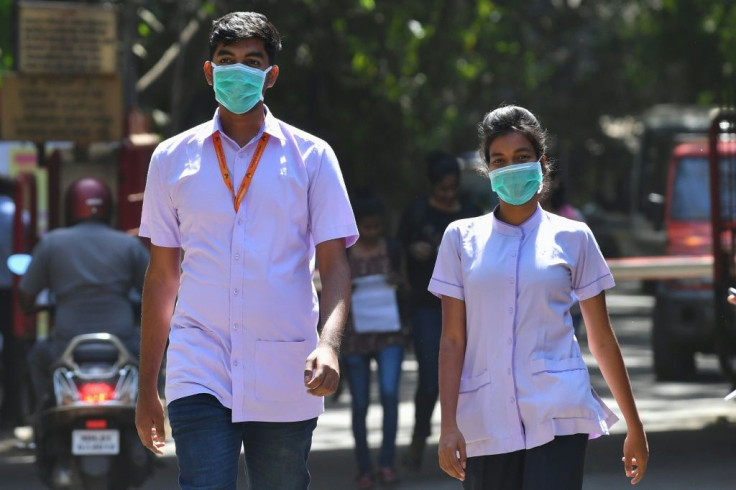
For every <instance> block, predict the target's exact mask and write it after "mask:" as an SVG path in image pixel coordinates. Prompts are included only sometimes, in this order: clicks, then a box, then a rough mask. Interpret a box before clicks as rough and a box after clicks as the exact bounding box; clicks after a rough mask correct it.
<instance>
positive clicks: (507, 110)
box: [478, 105, 547, 165]
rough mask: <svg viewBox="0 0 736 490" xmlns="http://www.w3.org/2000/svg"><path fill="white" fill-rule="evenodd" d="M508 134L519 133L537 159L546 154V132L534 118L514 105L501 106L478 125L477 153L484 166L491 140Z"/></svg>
mask: <svg viewBox="0 0 736 490" xmlns="http://www.w3.org/2000/svg"><path fill="white" fill-rule="evenodd" d="M509 133H521V134H523V135H524V136H525V137H526V139H528V140H529V142H530V143H531V144H532V146H534V152H535V153H536V156H537V158H538V159H539V158H541V157H542V155H544V154H545V153H546V152H547V131H545V130H544V129H543V128H542V126H541V125H540V124H539V121H538V120H537V118H536V116H534V114H532V113H531V112H529V111H528V110H526V109H524V108H523V107H519V106H515V105H506V106H501V107H499V108H497V109H494V110H492V111H491V112H489V113H488V114H486V115H485V116H484V117H483V121H481V123H480V124H478V136H479V138H480V148H479V152H480V155H481V157H482V158H483V161H484V162H486V165H488V164H489V163H490V160H491V156H490V154H489V149H490V146H491V143H493V140H495V139H496V138H498V137H499V136H503V135H506V134H509Z"/></svg>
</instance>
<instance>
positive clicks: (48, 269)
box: [18, 177, 148, 403]
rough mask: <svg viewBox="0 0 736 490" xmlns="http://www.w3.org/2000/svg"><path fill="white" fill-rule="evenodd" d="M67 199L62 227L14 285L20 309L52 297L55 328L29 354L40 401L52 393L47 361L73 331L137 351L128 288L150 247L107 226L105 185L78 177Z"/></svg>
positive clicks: (139, 280) (133, 286) (139, 276)
mask: <svg viewBox="0 0 736 490" xmlns="http://www.w3.org/2000/svg"><path fill="white" fill-rule="evenodd" d="M65 197H66V199H65V205H66V209H65V210H66V222H67V227H66V228H60V229H56V230H52V231H50V232H48V233H46V234H45V235H44V236H43V237H42V238H41V241H40V242H39V243H38V245H36V247H35V249H34V250H33V259H32V261H31V265H30V266H29V268H28V271H27V272H26V273H25V274H24V276H23V278H22V279H21V282H20V285H19V298H18V303H19V306H20V307H21V309H22V310H23V311H25V312H26V313H32V312H33V311H34V310H35V309H36V305H35V303H36V297H37V296H38V294H39V293H40V292H41V291H43V290H45V289H47V290H48V291H49V292H50V293H51V294H52V295H53V297H54V306H55V310H54V311H55V313H54V328H53V329H52V330H51V334H50V336H49V338H48V340H46V341H38V342H36V344H35V345H34V347H33V349H32V350H31V352H30V355H29V363H30V371H31V380H32V382H33V388H34V393H35V395H36V401H37V402H38V403H43V400H44V398H45V396H46V394H47V393H49V392H50V387H51V373H50V369H49V368H50V366H51V365H52V364H53V362H54V361H55V360H56V359H58V358H59V357H60V356H61V354H62V353H63V351H64V349H65V347H66V346H67V344H68V343H69V341H70V340H71V339H72V338H74V337H75V336H77V335H80V334H84V333H95V332H106V333H110V334H114V335H116V336H118V337H119V338H120V339H121V340H122V341H123V343H124V344H125V345H126V347H127V348H128V349H129V350H130V351H131V353H132V354H133V355H135V356H137V355H138V352H139V343H140V330H139V328H138V322H137V318H135V314H134V308H133V302H132V301H131V293H132V292H133V291H137V292H138V293H140V292H141V291H142V289H143V277H144V275H145V272H146V267H147V266H148V250H146V248H145V247H144V246H143V245H142V244H141V242H140V241H139V240H138V239H137V238H135V237H133V236H130V235H127V234H126V233H123V232H121V231H117V230H114V229H112V228H111V227H110V218H111V214H112V194H111V193H110V189H109V188H108V186H107V185H106V184H105V183H104V182H102V181H100V180H98V179H95V178H90V177H85V178H81V179H79V180H76V181H75V182H73V183H72V184H71V185H70V186H69V188H68V189H67V192H66V196H65Z"/></svg>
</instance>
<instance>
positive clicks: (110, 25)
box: [18, 2, 118, 74]
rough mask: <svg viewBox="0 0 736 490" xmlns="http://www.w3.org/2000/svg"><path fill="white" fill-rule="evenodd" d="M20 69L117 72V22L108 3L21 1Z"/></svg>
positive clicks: (26, 71)
mask: <svg viewBox="0 0 736 490" xmlns="http://www.w3.org/2000/svg"><path fill="white" fill-rule="evenodd" d="M18 24H19V26H18V70H19V71H20V72H21V73H69V74H72V73H109V74H112V73H115V72H116V71H117V70H118V66H117V49H116V46H117V24H116V15H115V11H114V10H113V9H112V8H111V7H110V6H109V5H93V4H82V3H64V2H21V3H20V4H19V8H18Z"/></svg>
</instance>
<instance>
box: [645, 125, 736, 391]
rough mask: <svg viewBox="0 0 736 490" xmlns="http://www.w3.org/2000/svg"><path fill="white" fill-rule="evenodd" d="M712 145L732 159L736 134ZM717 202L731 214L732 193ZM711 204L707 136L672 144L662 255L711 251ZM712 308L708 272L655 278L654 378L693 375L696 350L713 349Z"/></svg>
mask: <svg viewBox="0 0 736 490" xmlns="http://www.w3.org/2000/svg"><path fill="white" fill-rule="evenodd" d="M716 146H717V149H718V154H719V158H720V161H721V162H722V166H723V167H725V166H728V165H729V162H732V161H735V160H736V140H733V139H732V140H727V139H725V138H723V139H720V141H718V142H717V145H716ZM731 175H732V176H733V175H734V174H731ZM722 202H723V203H724V204H725V205H726V206H731V207H732V208H731V209H730V210H727V214H730V215H731V216H733V215H736V199H730V200H727V199H722ZM729 202H730V204H729ZM711 205H712V203H711V191H710V167H709V141H708V140H707V139H703V140H698V141H691V142H685V143H681V144H679V145H677V146H676V147H675V149H674V151H673V154H672V158H671V160H670V164H669V168H668V176H667V190H666V196H665V219H664V224H665V230H666V236H667V245H666V250H665V254H666V255H668V256H688V255H690V256H692V255H708V254H711V253H712V249H713V247H712V244H713V231H712V230H713V227H712V225H711ZM714 311H715V304H714V293H713V279H712V277H703V278H697V279H673V280H665V281H660V282H659V283H658V285H657V291H656V304H655V309H654V318H653V327H652V348H653V353H654V372H655V374H656V376H657V379H659V380H685V379H690V378H693V377H694V376H695V373H696V366H695V358H694V355H695V353H696V352H703V353H719V345H718V342H719V339H720V332H719V328H717V325H716V321H715V315H714Z"/></svg>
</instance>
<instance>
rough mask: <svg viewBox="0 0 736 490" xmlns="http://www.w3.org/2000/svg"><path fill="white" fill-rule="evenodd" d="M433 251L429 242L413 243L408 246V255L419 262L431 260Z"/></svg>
mask: <svg viewBox="0 0 736 490" xmlns="http://www.w3.org/2000/svg"><path fill="white" fill-rule="evenodd" d="M433 251H434V247H433V246H432V244H431V243H429V242H414V243H412V244H411V245H409V254H411V256H412V257H414V258H415V259H416V260H419V261H423V260H429V259H430V258H432V252H433Z"/></svg>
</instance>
